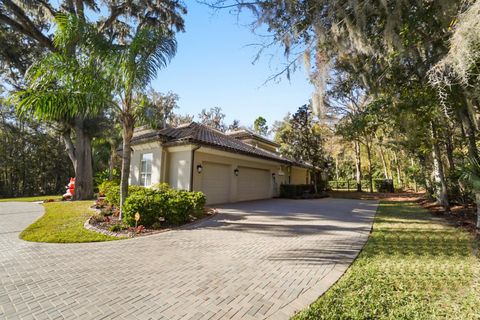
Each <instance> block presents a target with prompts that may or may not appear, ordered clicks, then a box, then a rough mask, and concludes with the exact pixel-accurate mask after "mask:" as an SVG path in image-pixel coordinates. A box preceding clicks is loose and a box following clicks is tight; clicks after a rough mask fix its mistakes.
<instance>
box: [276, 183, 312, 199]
mask: <svg viewBox="0 0 480 320" xmlns="http://www.w3.org/2000/svg"><path fill="white" fill-rule="evenodd" d="M314 193H315V188H314V186H313V184H282V185H280V198H300V197H302V196H304V195H306V194H314Z"/></svg>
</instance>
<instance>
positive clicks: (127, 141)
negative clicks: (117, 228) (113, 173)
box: [119, 115, 135, 220]
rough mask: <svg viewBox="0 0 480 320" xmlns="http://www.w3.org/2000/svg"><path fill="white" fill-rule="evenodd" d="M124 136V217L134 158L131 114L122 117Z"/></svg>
mask: <svg viewBox="0 0 480 320" xmlns="http://www.w3.org/2000/svg"><path fill="white" fill-rule="evenodd" d="M122 125H123V130H122V137H123V150H122V175H121V178H120V216H119V219H120V220H121V219H122V217H123V205H124V203H125V200H126V199H127V197H128V178H129V177H130V162H131V158H132V149H131V142H132V137H133V130H134V125H135V122H134V119H133V117H131V116H128V115H127V116H124V118H123V119H122Z"/></svg>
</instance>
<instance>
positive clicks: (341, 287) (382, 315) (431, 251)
mask: <svg viewBox="0 0 480 320" xmlns="http://www.w3.org/2000/svg"><path fill="white" fill-rule="evenodd" d="M477 246H478V243H477V242H476V241H475V239H474V238H473V236H472V235H471V234H470V233H468V232H466V231H462V230H460V229H458V228H455V227H453V226H452V225H449V224H447V222H446V221H445V220H443V219H441V218H437V217H434V216H432V215H431V214H430V213H428V212H427V211H426V210H424V209H422V208H420V207H419V206H417V205H416V204H414V203H408V202H389V201H382V202H381V204H380V205H379V209H378V212H377V215H376V218H375V222H374V226H373V233H372V234H371V236H370V239H369V241H368V243H367V245H366V246H365V247H364V249H363V251H362V252H361V254H360V255H359V257H358V259H357V260H356V261H355V262H354V264H353V265H352V266H351V267H350V269H349V270H348V271H347V273H346V274H345V275H344V276H343V277H342V278H341V279H340V281H338V283H336V284H335V285H334V286H333V287H332V288H331V289H330V290H328V292H327V293H326V294H325V295H324V296H322V297H321V298H319V299H318V300H317V301H316V302H315V303H314V304H312V305H311V306H310V308H308V309H306V310H304V311H303V312H301V313H300V314H298V315H297V316H296V317H295V319H296V320H299V319H479V314H480V313H479V309H478V306H479V305H480V263H479V259H478V257H476V256H475V252H476V250H477Z"/></svg>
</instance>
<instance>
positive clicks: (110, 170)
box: [108, 143, 117, 180]
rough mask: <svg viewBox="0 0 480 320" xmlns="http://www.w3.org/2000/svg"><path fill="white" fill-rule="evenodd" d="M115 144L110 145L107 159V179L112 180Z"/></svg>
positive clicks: (115, 151)
mask: <svg viewBox="0 0 480 320" xmlns="http://www.w3.org/2000/svg"><path fill="white" fill-rule="evenodd" d="M116 153H117V149H116V146H115V145H114V144H113V143H112V144H111V146H110V159H109V161H108V180H113V169H114V168H115V156H116Z"/></svg>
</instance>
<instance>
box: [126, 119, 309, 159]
mask: <svg viewBox="0 0 480 320" xmlns="http://www.w3.org/2000/svg"><path fill="white" fill-rule="evenodd" d="M152 140H160V141H162V142H163V143H164V145H165V146H174V145H180V144H189V143H195V144H199V145H206V146H210V147H212V148H216V149H222V150H225V151H230V152H234V153H240V154H246V155H250V156H254V157H258V158H263V159H268V160H274V161H278V162H282V163H286V164H295V165H297V166H307V165H306V164H301V163H297V162H296V161H293V160H292V159H287V158H285V157H282V156H281V155H279V154H276V153H273V152H269V151H267V150H264V149H261V148H258V147H254V146H251V145H249V144H246V143H244V142H242V141H241V140H239V139H236V138H234V137H233V136H229V135H226V134H225V133H223V132H221V131H218V130H215V129H213V128H210V127H208V126H205V125H202V124H199V123H196V122H191V123H189V124H186V125H182V126H178V127H175V128H173V127H172V128H165V129H162V130H156V131H145V133H143V132H141V133H139V134H138V135H135V136H134V137H133V139H132V144H139V143H143V142H146V141H152Z"/></svg>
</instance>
